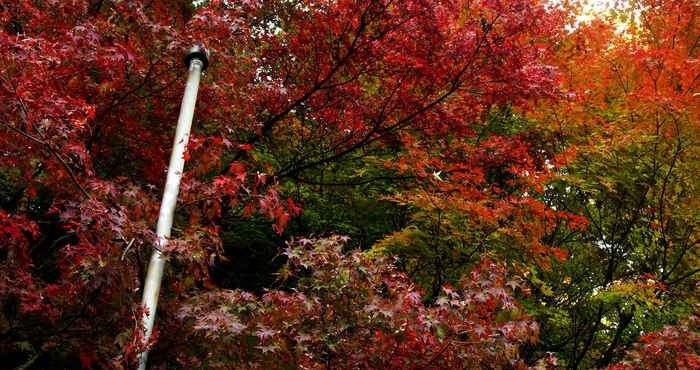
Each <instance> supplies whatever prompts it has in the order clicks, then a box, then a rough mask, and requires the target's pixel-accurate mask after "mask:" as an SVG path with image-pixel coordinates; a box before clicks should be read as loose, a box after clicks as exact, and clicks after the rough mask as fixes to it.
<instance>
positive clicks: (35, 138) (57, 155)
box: [0, 123, 90, 198]
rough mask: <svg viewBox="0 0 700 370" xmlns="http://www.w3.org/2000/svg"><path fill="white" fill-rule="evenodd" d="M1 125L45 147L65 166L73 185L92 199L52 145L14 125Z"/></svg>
mask: <svg viewBox="0 0 700 370" xmlns="http://www.w3.org/2000/svg"><path fill="white" fill-rule="evenodd" d="M0 124H1V125H3V126H5V127H7V128H9V129H10V130H12V131H14V132H16V133H18V134H20V135H22V136H24V137H26V138H27V139H29V140H31V141H33V142H35V143H37V144H39V145H41V146H43V147H44V148H45V149H46V150H47V151H48V152H49V153H50V154H51V155H52V156H54V157H55V158H56V159H57V160H58V161H59V162H60V163H61V165H62V166H63V168H65V169H66V172H68V175H69V176H70V178H71V180H72V181H73V183H74V184H75V186H76V187H77V188H78V189H79V190H80V192H81V193H83V195H85V197H86V198H90V194H89V193H88V192H87V190H85V188H84V187H83V186H82V185H80V182H79V181H78V177H77V176H76V175H75V173H74V172H73V170H72V169H71V168H70V166H69V165H68V163H67V162H66V161H65V160H64V159H63V157H61V155H60V154H58V152H57V151H55V150H54V149H53V148H52V147H51V144H49V143H47V142H46V141H44V140H41V139H39V138H37V137H36V136H33V135H30V134H28V133H26V132H24V131H22V130H20V129H18V128H16V127H14V126H12V125H8V124H7V123H0Z"/></svg>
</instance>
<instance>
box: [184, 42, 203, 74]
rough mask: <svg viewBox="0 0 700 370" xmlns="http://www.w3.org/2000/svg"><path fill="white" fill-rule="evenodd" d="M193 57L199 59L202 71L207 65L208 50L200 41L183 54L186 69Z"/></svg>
mask: <svg viewBox="0 0 700 370" xmlns="http://www.w3.org/2000/svg"><path fill="white" fill-rule="evenodd" d="M193 59H199V60H200V61H201V62H202V71H204V70H206V69H207V67H208V66H209V51H208V50H207V49H205V48H204V46H203V45H202V44H201V43H196V44H194V46H192V47H191V48H190V50H188V51H187V55H185V65H186V66H187V68H188V69H189V68H190V63H191V62H192V60H193Z"/></svg>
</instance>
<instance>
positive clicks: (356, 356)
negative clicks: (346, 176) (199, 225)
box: [180, 237, 538, 369]
mask: <svg viewBox="0 0 700 370" xmlns="http://www.w3.org/2000/svg"><path fill="white" fill-rule="evenodd" d="M342 249H343V243H342V241H341V238H340V237H332V238H330V239H320V240H303V241H300V242H299V243H291V244H290V245H289V246H288V247H287V249H286V250H285V252H284V255H285V256H286V257H287V258H288V262H287V264H286V267H285V268H284V269H283V270H282V272H281V278H283V279H285V280H286V279H294V280H295V281H297V284H295V287H294V288H293V289H292V290H290V291H280V290H270V291H267V292H266V293H265V294H263V295H262V296H261V297H256V296H254V295H252V294H250V293H246V292H242V291H221V292H212V293H209V294H207V295H203V296H199V297H195V298H193V300H192V301H191V302H189V303H187V304H185V305H183V306H182V308H181V311H180V315H181V317H182V318H183V319H187V321H188V322H189V323H190V324H191V325H192V326H193V328H194V330H195V332H194V333H195V334H194V336H193V337H192V338H189V339H188V340H189V341H190V343H199V342H200V341H201V339H197V338H200V337H201V338H207V343H208V344H207V346H208V348H209V354H208V355H205V356H201V355H200V356H197V355H198V354H201V352H200V351H197V350H196V349H194V350H193V351H192V352H193V353H182V354H181V355H180V358H181V360H182V361H195V363H198V364H205V366H211V367H215V368H217V367H222V368H230V367H232V366H233V367H237V368H268V369H271V368H284V367H286V366H296V367H303V368H318V367H322V366H326V365H327V364H328V363H331V364H332V365H333V366H335V367H341V368H346V367H357V366H359V367H365V368H387V367H397V368H401V369H417V368H429V369H445V368H471V367H475V366H489V367H490V366H498V365H499V364H500V365H503V366H516V367H517V366H522V364H520V362H519V360H518V358H519V354H518V346H519V345H521V344H525V343H533V342H534V341H536V339H537V334H538V328H537V324H536V323H534V322H533V321H531V320H530V319H529V318H528V317H527V316H524V315H522V314H521V313H520V312H521V311H520V308H519V306H518V304H517V303H516V302H515V300H514V299H513V297H512V294H513V290H514V289H515V288H517V287H518V285H519V283H517V282H515V281H509V280H508V278H507V276H506V272H505V269H504V268H503V267H502V266H500V265H498V264H496V263H495V262H492V261H490V260H488V259H484V260H482V262H481V263H480V264H479V265H478V266H477V267H475V269H474V270H473V271H472V273H471V275H470V276H469V277H467V278H465V280H464V281H463V282H462V283H461V285H460V286H459V287H458V288H448V287H445V288H444V292H443V294H442V295H441V296H440V298H439V299H438V300H437V302H435V304H434V305H425V304H424V303H423V302H422V297H421V293H420V292H419V291H417V290H416V289H415V287H414V285H413V284H412V283H411V282H410V281H409V280H408V279H407V278H406V276H405V275H403V274H402V273H401V272H399V271H397V270H396V269H395V268H394V267H392V265H391V264H387V263H385V261H382V260H375V259H372V258H368V257H366V256H363V255H362V254H361V253H360V252H358V251H355V252H351V253H349V254H345V253H343V252H342ZM497 316H499V317H508V318H507V319H497ZM191 355H195V356H197V357H199V358H198V359H197V360H194V359H192V358H188V356H191Z"/></svg>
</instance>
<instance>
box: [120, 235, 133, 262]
mask: <svg viewBox="0 0 700 370" xmlns="http://www.w3.org/2000/svg"><path fill="white" fill-rule="evenodd" d="M122 240H123V241H124V243H126V239H124V237H122ZM134 240H135V239H134V238H131V241H129V242H128V243H127V245H126V249H124V253H122V258H121V260H122V261H124V258H125V257H126V254H127V253H128V252H129V249H130V248H131V245H132V244H134Z"/></svg>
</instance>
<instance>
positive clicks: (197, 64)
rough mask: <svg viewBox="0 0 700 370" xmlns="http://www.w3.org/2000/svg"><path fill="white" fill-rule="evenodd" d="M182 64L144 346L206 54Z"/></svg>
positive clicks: (198, 52)
mask: <svg viewBox="0 0 700 370" xmlns="http://www.w3.org/2000/svg"><path fill="white" fill-rule="evenodd" d="M185 63H186V64H187V67H188V70H189V72H188V75H187V84H186V85H185V95H184V96H183V97H182V105H181V106H180V117H179V118H178V120H177V129H176V130H175V141H174V143H173V151H172V153H171V154H170V165H169V166H168V177H167V179H166V181H165V190H164V191H163V200H162V202H161V204H160V213H159V215H158V226H157V228H156V234H157V237H158V241H157V243H158V245H157V246H155V248H154V250H153V254H152V255H151V261H150V263H149V264H148V273H147V274H146V282H145V286H144V289H143V300H142V305H143V307H144V309H145V310H146V311H145V312H144V315H143V318H142V319H143V325H144V327H145V333H144V338H143V340H144V343H148V340H149V339H150V337H151V334H152V333H153V322H154V321H155V318H156V309H157V308H158V294H159V293H160V284H161V279H162V278H163V269H164V268H165V258H164V256H163V253H161V251H160V248H162V247H164V246H165V245H166V243H167V242H168V238H169V237H170V230H171V228H172V225H173V215H174V213H175V205H176V203H177V195H178V193H179V191H180V180H181V179H182V171H183V170H184V168H185V158H184V154H185V150H186V149H187V142H188V141H189V138H190V129H191V127H192V117H193V116H194V106H195V103H196V101H197V90H198V89H199V78H200V76H201V74H202V71H204V70H205V69H206V68H207V64H208V55H207V52H206V50H204V48H202V47H201V46H195V47H193V48H192V49H190V52H189V53H188V54H187V57H186V58H185ZM147 361H148V351H144V352H142V353H141V354H140V356H139V369H140V370H145V369H146V364H147Z"/></svg>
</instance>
